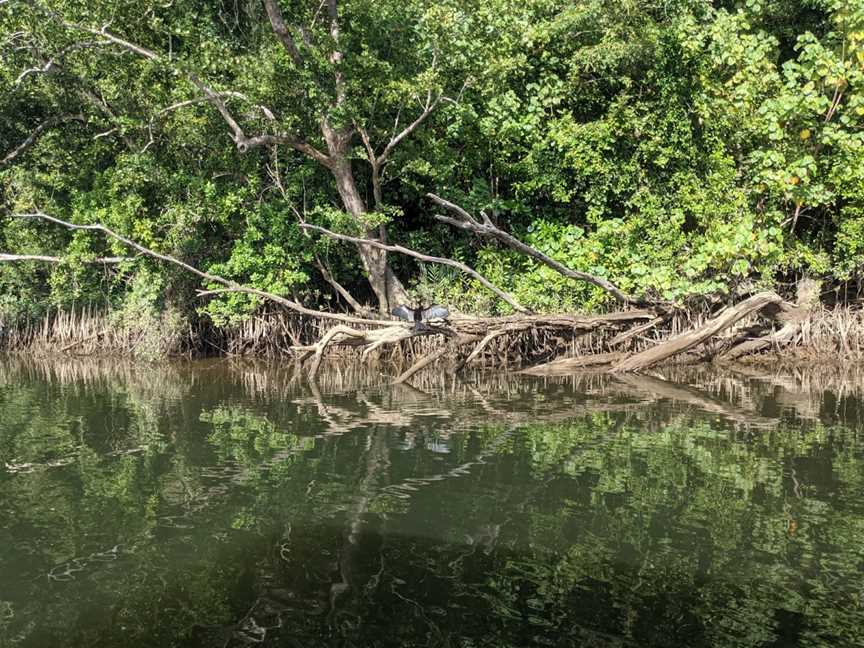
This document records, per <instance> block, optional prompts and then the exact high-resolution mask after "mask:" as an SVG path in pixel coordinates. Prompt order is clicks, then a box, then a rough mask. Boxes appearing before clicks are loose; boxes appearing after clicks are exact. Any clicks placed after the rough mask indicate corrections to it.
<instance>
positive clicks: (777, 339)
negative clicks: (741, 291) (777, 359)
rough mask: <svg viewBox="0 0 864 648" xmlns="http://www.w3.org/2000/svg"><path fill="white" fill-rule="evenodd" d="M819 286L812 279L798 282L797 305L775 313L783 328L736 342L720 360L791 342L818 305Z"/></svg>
mask: <svg viewBox="0 0 864 648" xmlns="http://www.w3.org/2000/svg"><path fill="white" fill-rule="evenodd" d="M820 288H821V285H820V284H819V282H818V281H814V280H812V279H808V278H805V279H802V280H801V281H799V282H798V287H797V293H798V295H797V303H796V304H795V305H794V306H792V307H788V308H785V309H782V310H781V311H780V312H778V313H777V320H778V321H780V323H781V324H783V326H782V327H781V328H780V330H779V331H771V332H769V333H766V334H764V335H762V336H759V337H756V338H750V339H744V340H741V341H737V342H736V343H735V344H733V345H732V347H731V348H729V349H728V350H726V351H725V352H724V353H722V354H721V356H720V358H721V359H722V360H736V359H738V358H741V357H743V356H745V355H750V354H752V353H758V352H759V351H764V350H766V349H770V348H775V349H778V348H780V347H781V346H784V345H786V344H788V343H789V342H792V341H793V340H794V339H795V336H796V335H798V333H799V332H800V331H801V326H802V325H803V324H804V321H805V320H806V319H807V317H808V316H809V315H810V313H811V312H812V311H813V309H814V308H815V307H816V306H818V305H819V297H820Z"/></svg>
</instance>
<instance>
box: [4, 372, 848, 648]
mask: <svg viewBox="0 0 864 648" xmlns="http://www.w3.org/2000/svg"><path fill="white" fill-rule="evenodd" d="M862 392H864V372H862V371H860V370H857V369H855V368H842V367H835V368H831V369H823V370H819V371H816V370H813V371H807V372H804V371H800V370H798V371H783V370H778V371H765V370H754V369H740V370H735V371H731V370H722V371H721V370H717V369H712V370H697V371H689V372H682V371H677V372H666V373H663V374H659V373H658V374H652V375H651V376H643V377H630V376H627V377H615V378H612V377H608V376H590V375H586V376H579V377H569V378H558V379H538V378H526V377H519V376H505V375H493V376H479V375H478V376H475V375H468V376H463V377H462V378H460V379H458V380H457V379H455V378H453V377H450V376H446V375H443V374H441V373H436V372H429V374H428V375H427V376H425V377H424V376H421V377H420V378H419V379H418V381H417V382H415V385H414V386H413V387H409V386H391V385H389V384H388V383H387V379H386V376H383V375H381V374H380V373H378V372H363V371H359V370H352V369H350V368H341V369H340V368H338V367H332V368H330V369H329V370H327V371H323V372H322V373H321V374H320V376H319V379H318V382H317V383H316V384H310V383H309V382H308V381H307V380H305V379H304V378H303V377H301V376H298V375H296V374H295V373H293V371H292V370H290V369H284V370H282V369H274V368H268V367H266V366H258V365H252V364H234V363H231V362H227V361H212V362H200V363H188V364H169V365H164V366H150V365H143V364H142V365H135V364H123V363H118V362H83V361H72V360H69V361H44V362H36V361H29V362H23V361H15V360H10V359H8V358H7V359H0V646H3V647H6V646H33V647H36V646H39V647H41V646H45V647H49V646H50V647H66V646H70V647H71V646H76V647H79V646H80V647H93V646H112V647H113V646H117V647H120V646H123V647H137V646H153V647H166V646H208V647H209V646H249V645H264V646H290V647H297V648H299V647H303V648H309V647H316V646H346V647H347V646H357V647H364V648H365V647H375V646H381V647H384V646H394V647H396V646H400V647H402V646H445V647H452V648H475V647H480V646H488V647H490V648H491V647H496V648H499V647H507V646H512V647H524V646H561V647H564V646H661V647H674V646H724V647H725V646H748V647H749V646H753V647H757V646H758V647H780V646H864V428H862V426H864V401H862V400H861V394H862Z"/></svg>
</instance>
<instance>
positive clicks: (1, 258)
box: [0, 252, 134, 265]
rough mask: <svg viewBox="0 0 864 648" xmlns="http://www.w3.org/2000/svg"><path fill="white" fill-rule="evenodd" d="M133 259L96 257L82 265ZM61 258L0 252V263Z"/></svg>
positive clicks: (107, 263) (130, 258) (53, 260)
mask: <svg viewBox="0 0 864 648" xmlns="http://www.w3.org/2000/svg"><path fill="white" fill-rule="evenodd" d="M133 259H134V257H96V258H95V259H87V260H85V261H84V263H91V264H105V265H111V264H116V263H123V262H124V261H132V260H133ZM63 260H64V259H63V258H62V257H56V256H46V255H44V254H5V253H3V252H0V262H16V261H44V262H45V263H62V262H63Z"/></svg>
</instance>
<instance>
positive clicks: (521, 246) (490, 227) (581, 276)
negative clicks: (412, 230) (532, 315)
mask: <svg viewBox="0 0 864 648" xmlns="http://www.w3.org/2000/svg"><path fill="white" fill-rule="evenodd" d="M426 196H427V197H428V198H430V199H432V200H433V201H434V202H435V203H436V204H438V205H440V206H441V207H444V208H445V209H448V210H450V211H452V212H453V213H455V214H456V215H457V216H458V217H459V218H458V219H456V218H448V217H446V216H441V215H437V214H436V215H435V219H436V220H439V221H441V222H442V223H447V224H448V225H452V226H454V227H459V228H461V229H464V230H468V231H469V232H473V233H475V234H477V235H478V236H485V237H489V238H494V239H497V240H499V241H501V242H502V243H504V244H505V245H507V246H508V247H511V248H513V249H514V250H517V251H519V252H521V253H522V254H525V255H527V256H530V257H531V258H533V259H536V260H537V261H539V262H540V263H543V264H545V265H547V266H549V267H550V268H552V269H553V270H555V271H557V272H560V273H561V274H562V275H564V276H565V277H569V278H570V279H577V280H579V281H584V282H586V283H590V284H591V285H592V286H597V287H598V288H602V289H603V290H605V291H606V292H608V293H609V294H610V295H612V296H613V297H614V298H615V299H617V300H618V301H619V302H621V303H624V304H626V303H635V304H638V303H640V300H638V299H635V298H634V297H631V296H630V295H627V294H626V293H624V292H623V291H622V290H621V289H619V288H618V287H617V286H615V284H613V283H612V282H610V281H608V280H606V279H603V278H602V277H596V276H594V275H592V274H589V273H587V272H581V271H579V270H573V269H571V268H568V267H567V266H565V265H563V264H562V263H559V262H558V261H556V260H555V259H553V258H551V257H549V256H547V255H545V254H543V253H542V252H540V251H539V250H536V249H534V248H533V247H531V246H530V245H526V244H525V243H523V242H522V241H520V240H519V239H517V238H516V237H515V236H511V235H510V234H508V233H507V232H505V231H503V230H502V229H499V228H498V227H496V226H495V224H494V223H493V222H492V221H491V220H490V219H489V217H488V216H486V215H485V214H481V215H482V217H483V223H480V222H479V221H478V220H477V219H476V218H474V217H473V216H471V215H470V214H469V213H468V212H467V211H465V210H464V209H462V208H461V207H459V206H458V205H455V204H454V203H451V202H449V201H447V200H444V199H443V198H441V197H439V196H436V195H435V194H432V193H430V194H426Z"/></svg>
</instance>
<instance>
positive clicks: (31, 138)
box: [0, 114, 86, 167]
mask: <svg viewBox="0 0 864 648" xmlns="http://www.w3.org/2000/svg"><path fill="white" fill-rule="evenodd" d="M67 121H80V122H84V121H86V119H85V117H84V115H81V114H76V115H61V116H58V117H49V118H48V119H46V120H45V121H43V122H42V123H41V124H39V125H38V126H36V128H34V129H33V130H32V131H31V133H30V134H29V135H28V136H27V138H26V139H25V140H24V141H23V142H21V143H20V144H19V145H18V146H16V147H15V148H14V149H12V150H11V151H10V152H9V153H7V154H6V156H5V157H4V158H3V159H2V160H0V167H3V166H6V165H7V164H9V163H11V162H12V161H13V160H15V158H17V157H18V156H19V155H21V154H22V153H24V152H25V151H26V150H27V149H29V148H30V147H31V146H33V144H35V143H36V140H37V139H39V136H40V135H41V134H42V133H44V132H45V131H46V130H48V129H49V128H52V127H54V126H56V125H58V124H62V123H64V122H67Z"/></svg>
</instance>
